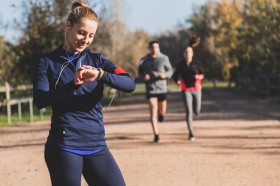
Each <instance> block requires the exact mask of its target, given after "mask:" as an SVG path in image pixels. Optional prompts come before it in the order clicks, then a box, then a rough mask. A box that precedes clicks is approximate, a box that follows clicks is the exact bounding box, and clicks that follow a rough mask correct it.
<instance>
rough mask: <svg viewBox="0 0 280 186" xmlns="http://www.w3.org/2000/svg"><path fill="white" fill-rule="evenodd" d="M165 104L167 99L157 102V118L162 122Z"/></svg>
mask: <svg viewBox="0 0 280 186" xmlns="http://www.w3.org/2000/svg"><path fill="white" fill-rule="evenodd" d="M166 105H167V100H163V101H159V102H158V114H159V117H158V120H159V121H160V122H163V120H164V115H165V113H166Z"/></svg>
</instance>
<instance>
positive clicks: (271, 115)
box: [0, 90, 280, 186]
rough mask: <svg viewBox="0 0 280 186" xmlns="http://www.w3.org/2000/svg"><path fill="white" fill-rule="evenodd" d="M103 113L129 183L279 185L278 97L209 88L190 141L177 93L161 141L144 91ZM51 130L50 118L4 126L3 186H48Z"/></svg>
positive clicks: (0, 143)
mask: <svg viewBox="0 0 280 186" xmlns="http://www.w3.org/2000/svg"><path fill="white" fill-rule="evenodd" d="M104 115H105V118H104V121H105V123H106V126H105V128H106V138H107V143H108V146H109V148H110V149H111V152H112V153H113V155H114V157H115V159H116V160H117V162H118V164H119V166H120V168H121V170H122V172H123V175H124V178H125V180H126V183H127V185H128V186H165V185H168V186H189V185H190V186H201V185H202V186H204V185H205V186H206V185H207V186H209V185H211V186H212V185H213V186H224V185H227V186H240V185H246V186H248V185H250V186H263V185H270V186H276V185H280V175H279V172H280V105H279V104H272V103H268V102H265V101H260V100H257V99H254V98H252V97H248V96H246V95H244V94H241V93H238V92H235V91H230V90H211V91H204V92H203V102H202V112H201V114H200V115H199V116H198V117H195V118H194V119H195V120H194V130H195V134H196V141H195V142H190V141H188V140H187V137H188V135H187V127H186V123H185V112H184V108H183V103H182V102H181V95H180V93H179V92H172V93H170V94H169V95H168V109H167V114H166V120H165V122H164V123H161V124H160V133H161V135H160V143H158V144H155V143H152V140H153V135H152V129H151V126H150V124H149V121H148V117H149V111H148V105H147V104H146V101H145V98H144V95H136V96H133V97H127V98H124V99H122V100H121V101H120V102H119V103H118V104H114V105H113V106H111V107H110V108H109V109H108V110H106V111H105V113H104ZM48 129H49V122H38V123H33V124H29V125H17V126H13V127H5V128H0V186H10V185H13V186H18V185H21V186H30V185H36V186H37V185H40V186H45V185H46V186H48V185H50V181H49V175H48V171H47V168H46V166H45V163H44V158H43V150H44V143H45V140H46V137H47V135H48ZM82 185H86V184H85V182H84V181H83V183H82Z"/></svg>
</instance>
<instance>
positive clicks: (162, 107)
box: [139, 41, 173, 142]
mask: <svg viewBox="0 0 280 186" xmlns="http://www.w3.org/2000/svg"><path fill="white" fill-rule="evenodd" d="M149 50H150V53H149V54H148V55H146V56H145V57H143V58H142V59H141V61H140V66H139V76H140V77H142V78H144V81H145V84H146V97H147V100H148V103H149V106H150V113H151V117H150V120H151V124H152V127H153V131H154V135H155V138H154V142H158V141H159V130H158V126H157V121H158V120H159V121H160V122H162V121H163V120H164V114H165V112H166V105H167V101H166V93H167V79H169V78H171V76H172V73H173V70H172V66H171V64H170V61H169V58H168V56H166V55H164V54H162V53H161V52H160V48H159V42H158V41H151V42H150V43H149Z"/></svg>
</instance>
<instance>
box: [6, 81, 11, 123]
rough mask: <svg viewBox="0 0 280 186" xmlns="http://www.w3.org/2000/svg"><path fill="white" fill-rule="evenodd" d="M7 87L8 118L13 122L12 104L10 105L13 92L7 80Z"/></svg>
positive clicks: (9, 121)
mask: <svg viewBox="0 0 280 186" xmlns="http://www.w3.org/2000/svg"><path fill="white" fill-rule="evenodd" d="M5 89H6V103H7V118H8V123H11V114H12V111H11V105H10V99H11V93H10V85H9V83H8V82H5Z"/></svg>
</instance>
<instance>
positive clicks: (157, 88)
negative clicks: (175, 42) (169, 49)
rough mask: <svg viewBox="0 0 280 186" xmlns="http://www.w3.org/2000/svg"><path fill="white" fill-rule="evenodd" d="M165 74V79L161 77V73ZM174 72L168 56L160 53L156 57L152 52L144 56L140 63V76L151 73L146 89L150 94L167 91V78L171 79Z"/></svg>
mask: <svg viewBox="0 0 280 186" xmlns="http://www.w3.org/2000/svg"><path fill="white" fill-rule="evenodd" d="M160 72H162V73H164V75H165V79H161V78H160V77H159V73H160ZM172 73H173V69H172V66H171V64H170V61H169V58H168V56H166V55H164V54H162V53H159V54H158V56H157V57H156V58H152V57H151V55H150V54H148V55H147V56H145V57H143V58H142V59H141V61H140V65H139V76H141V77H144V76H145V74H149V75H150V78H151V79H150V80H149V81H148V82H146V91H147V93H149V94H162V93H167V79H170V78H171V76H172Z"/></svg>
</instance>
